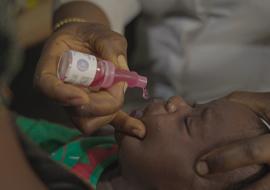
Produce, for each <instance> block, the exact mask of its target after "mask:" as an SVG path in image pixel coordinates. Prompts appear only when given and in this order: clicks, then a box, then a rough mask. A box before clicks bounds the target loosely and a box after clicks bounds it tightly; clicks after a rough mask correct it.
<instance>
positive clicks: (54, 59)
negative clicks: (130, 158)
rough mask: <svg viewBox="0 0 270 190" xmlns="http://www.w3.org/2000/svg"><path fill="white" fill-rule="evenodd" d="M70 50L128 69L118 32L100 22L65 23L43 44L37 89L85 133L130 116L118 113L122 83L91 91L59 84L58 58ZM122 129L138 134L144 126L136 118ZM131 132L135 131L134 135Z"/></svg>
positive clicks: (124, 46) (121, 38) (122, 42)
mask: <svg viewBox="0 0 270 190" xmlns="http://www.w3.org/2000/svg"><path fill="white" fill-rule="evenodd" d="M70 49H72V50H75V51H79V52H84V53H88V54H92V55H95V56H97V57H98V58H101V59H105V60H109V61H111V62H112V63H114V64H115V65H116V67H117V68H119V69H128V66H127V62H126V50H127V42H126V40H125V38H124V37H123V36H122V35H120V34H118V33H115V32H113V31H111V30H110V29H109V27H107V26H105V25H103V24H94V23H72V24H67V25H65V26H63V27H62V28H60V29H59V30H58V31H56V32H55V33H54V34H53V35H52V36H51V38H50V39H49V40H48V42H47V44H46V45H45V47H44V50H43V52H42V55H41V58H40V60H39V63H38V66H37V69H36V74H35V79H34V83H35V85H36V86H37V87H38V89H40V90H41V92H43V93H44V94H45V95H47V96H48V97H49V98H51V99H53V100H55V101H56V102H59V103H61V104H62V105H64V106H66V107H68V110H69V113H70V115H71V118H72V120H73V121H74V123H75V124H76V126H78V127H79V129H81V130H82V131H83V132H84V133H86V134H91V133H92V132H93V131H95V130H96V129H98V128H99V127H102V126H104V125H105V124H107V123H110V122H111V121H112V120H114V119H115V120H116V121H119V120H123V118H122V117H123V115H124V116H125V120H130V119H132V118H129V116H128V115H127V114H125V113H123V112H119V111H120V109H121V106H122V103H123V100H124V94H125V90H126V86H125V83H118V84H116V85H114V86H113V87H111V88H109V89H107V90H101V91H99V92H94V91H91V90H89V89H87V88H83V87H78V86H74V85H71V84H66V83H63V82H62V81H61V80H59V79H58V77H57V64H58V61H59V58H60V57H61V55H62V54H63V53H64V52H65V51H67V50H70ZM116 116H117V117H116ZM119 118H121V119H119ZM118 123H119V122H118ZM135 129H136V130H135ZM120 130H121V129H120ZM123 130H124V131H125V132H127V133H130V134H133V135H136V136H139V137H142V136H143V135H144V132H145V131H144V125H143V124H142V123H141V122H139V121H136V122H134V125H132V123H131V124H130V125H129V128H123ZM134 131H138V132H137V133H136V134H134Z"/></svg>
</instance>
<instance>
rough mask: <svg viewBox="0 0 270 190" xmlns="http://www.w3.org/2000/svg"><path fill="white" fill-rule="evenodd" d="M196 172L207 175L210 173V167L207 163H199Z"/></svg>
mask: <svg viewBox="0 0 270 190" xmlns="http://www.w3.org/2000/svg"><path fill="white" fill-rule="evenodd" d="M196 172H197V173H198V174H199V175H201V176H204V175H207V174H208V173H209V168H208V165H207V163H206V162H205V161H199V162H198V163H197V165H196Z"/></svg>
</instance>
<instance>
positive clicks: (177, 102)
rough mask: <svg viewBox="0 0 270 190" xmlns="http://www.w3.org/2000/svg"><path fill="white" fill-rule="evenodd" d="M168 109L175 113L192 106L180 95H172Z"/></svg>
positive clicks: (168, 102)
mask: <svg viewBox="0 0 270 190" xmlns="http://www.w3.org/2000/svg"><path fill="white" fill-rule="evenodd" d="M165 107H166V109H167V111H168V112H170V113H173V112H176V111H179V110H180V109H181V110H187V111H188V110H190V109H191V106H190V105H189V104H188V103H187V102H186V101H185V100H184V99H183V98H182V97H180V96H173V97H171V98H170V99H169V100H168V101H167V103H166V106H165Z"/></svg>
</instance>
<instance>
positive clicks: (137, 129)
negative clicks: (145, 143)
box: [111, 111, 146, 138]
mask: <svg viewBox="0 0 270 190" xmlns="http://www.w3.org/2000/svg"><path fill="white" fill-rule="evenodd" d="M111 124H112V125H113V127H114V128H115V130H116V131H121V132H124V133H127V134H129V135H132V136H136V137H139V138H143V137H144V136H145V133H146V131H145V126H144V124H143V123H142V122H141V121H140V120H138V119H135V118H133V117H130V116H129V115H128V114H127V113H125V112H123V111H119V112H118V113H117V114H116V116H115V118H114V119H113V121H112V122H111Z"/></svg>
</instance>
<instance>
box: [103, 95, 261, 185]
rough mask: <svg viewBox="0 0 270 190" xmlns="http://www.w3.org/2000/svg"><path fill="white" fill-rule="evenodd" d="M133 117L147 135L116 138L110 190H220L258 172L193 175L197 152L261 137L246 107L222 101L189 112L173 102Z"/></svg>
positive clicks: (157, 103) (255, 168)
mask: <svg viewBox="0 0 270 190" xmlns="http://www.w3.org/2000/svg"><path fill="white" fill-rule="evenodd" d="M172 105H173V106H172ZM137 113H138V112H137ZM136 117H137V118H138V119H140V120H141V121H142V122H143V123H144V124H145V126H146V129H147V134H146V136H145V138H144V139H143V140H140V139H138V138H134V137H132V136H129V135H125V134H118V135H117V137H118V140H119V158H120V161H119V163H120V168H121V172H120V173H119V174H118V175H117V176H116V178H111V182H110V183H111V186H112V187H113V189H117V190H119V189H120V190H121V189H130V190H152V189H157V190H166V189H170V190H179V189H193V190H195V189H200V190H202V189H207V190H209V189H215V190H216V189H224V188H225V187H228V186H229V185H230V184H234V183H237V182H240V181H242V180H244V179H246V178H247V177H250V176H252V175H254V174H256V173H257V172H258V171H259V170H260V167H259V166H251V167H246V168H242V169H238V170H235V171H232V172H228V173H224V174H218V175H212V176H208V177H201V176H199V175H197V174H196V172H195V170H194V166H195V163H196V160H197V158H198V157H200V156H201V155H202V154H203V153H205V152H207V151H209V150H211V149H213V148H215V147H218V146H220V145H223V144H227V143H230V142H235V141H240V140H242V139H244V138H252V137H255V136H258V135H261V134H263V133H264V132H265V128H262V127H261V122H260V120H259V119H258V117H257V116H256V115H255V114H254V113H253V112H252V111H251V110H250V109H248V108H247V107H246V106H243V105H241V104H238V103H234V102H230V101H227V100H224V99H222V100H218V101H214V102H211V103H208V104H204V105H197V106H196V107H191V106H189V105H188V104H187V103H186V102H185V101H184V100H183V99H182V98H180V97H173V98H171V99H170V100H169V101H168V102H164V101H155V102H153V103H151V104H150V105H149V106H148V107H147V108H146V109H145V110H144V111H143V114H137V116H136ZM168 147H169V148H168ZM107 183H108V182H107ZM102 189H105V188H103V186H102V184H101V185H100V186H99V190H102Z"/></svg>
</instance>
